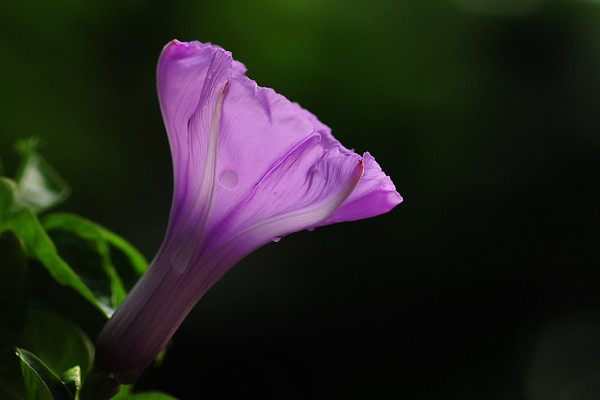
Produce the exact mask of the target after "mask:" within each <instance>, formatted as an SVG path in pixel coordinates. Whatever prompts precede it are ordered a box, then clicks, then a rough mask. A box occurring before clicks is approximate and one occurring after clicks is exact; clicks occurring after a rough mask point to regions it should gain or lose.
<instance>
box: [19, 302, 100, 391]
mask: <svg viewBox="0 0 600 400" xmlns="http://www.w3.org/2000/svg"><path fill="white" fill-rule="evenodd" d="M24 333H25V336H26V337H27V338H28V339H29V341H30V342H31V345H32V346H33V350H34V351H35V353H36V354H37V356H38V357H39V358H40V359H41V360H42V361H43V362H44V363H45V364H46V365H47V366H48V367H49V368H50V369H51V370H52V371H55V372H56V373H57V374H60V375H65V374H68V372H69V371H72V368H73V366H78V368H79V369H80V371H79V372H78V375H79V377H80V378H79V381H81V376H82V375H83V376H85V374H86V373H87V371H88V370H89V369H90V368H91V366H92V358H93V354H94V353H93V352H94V347H93V345H92V342H91V341H90V339H89V338H88V337H87V335H86V334H85V333H84V332H83V331H82V330H81V329H80V328H79V327H78V326H76V325H75V324H73V323H71V322H69V321H67V320H66V319H64V318H62V317H60V316H59V315H57V314H54V313H52V312H49V311H45V310H42V309H39V308H33V307H32V308H30V309H29V311H28V313H27V325H26V326H25V330H24ZM79 386H80V384H79Z"/></svg>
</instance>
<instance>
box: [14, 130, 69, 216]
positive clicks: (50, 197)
mask: <svg viewBox="0 0 600 400" xmlns="http://www.w3.org/2000/svg"><path fill="white" fill-rule="evenodd" d="M37 147H38V140H37V139H35V138H32V139H29V140H22V141H20V142H18V143H17V151H18V152H19V153H21V156H22V157H23V161H22V163H21V167H20V168H19V172H18V174H17V179H16V181H17V185H18V187H19V197H18V200H19V203H21V204H24V205H27V206H29V207H31V209H32V210H33V211H34V212H35V213H39V212H41V211H44V210H46V209H48V208H50V207H53V206H55V205H56V204H58V203H60V202H62V201H64V200H65V199H66V198H67V197H68V196H69V193H70V190H69V187H68V185H67V183H66V182H65V181H64V179H63V178H61V176H60V175H59V174H58V172H56V171H55V170H54V168H52V167H51V166H50V164H48V162H47V161H46V160H45V159H44V158H42V156H40V154H39V153H38V152H37Z"/></svg>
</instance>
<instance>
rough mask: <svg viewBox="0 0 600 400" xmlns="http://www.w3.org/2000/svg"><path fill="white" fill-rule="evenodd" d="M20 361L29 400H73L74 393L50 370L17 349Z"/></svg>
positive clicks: (39, 361) (32, 356)
mask: <svg viewBox="0 0 600 400" xmlns="http://www.w3.org/2000/svg"><path fill="white" fill-rule="evenodd" d="M17 356H18V357H19V358H20V359H21V372H22V373H23V379H24V380H25V387H26V388H27V396H28V398H29V399H30V400H73V399H75V395H76V393H74V392H71V391H69V389H68V388H67V386H66V385H65V384H64V383H63V382H62V381H61V379H60V378H59V377H58V375H56V374H55V373H54V372H53V371H52V370H50V368H48V367H47V366H46V365H45V364H44V363H43V362H42V361H41V360H40V359H39V358H37V357H36V356H35V355H34V354H32V353H30V352H28V351H27V350H24V349H19V348H17Z"/></svg>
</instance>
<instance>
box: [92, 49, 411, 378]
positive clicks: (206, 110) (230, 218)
mask: <svg viewBox="0 0 600 400" xmlns="http://www.w3.org/2000/svg"><path fill="white" fill-rule="evenodd" d="M245 73H246V68H245V67H244V66H243V65H242V64H241V63H239V62H237V61H234V60H233V59H232V56H231V53H229V52H227V51H225V50H223V49H222V48H220V47H218V46H214V45H211V44H203V43H199V42H189V43H184V42H179V41H172V42H170V43H169V44H167V45H166V46H165V48H164V49H163V51H162V54H161V56H160V60H159V63H158V73H157V81H158V95H159V100H160V106H161V110H162V113H163V118H164V121H165V125H166V129H167V132H168V136H169V143H170V146H171V152H172V157H173V169H174V193H173V202H172V207H171V214H170V218H169V224H168V228H167V233H166V236H165V239H164V241H163V244H162V246H161V248H160V250H159V251H158V254H157V255H156V257H155V258H154V260H153V262H152V263H151V265H150V267H149V269H148V271H147V272H146V273H145V274H144V275H143V276H142V278H141V279H140V280H139V282H138V283H137V284H136V285H135V287H134V288H133V289H132V291H131V293H130V294H129V295H128V296H127V298H126V299H125V301H124V302H123V303H122V304H121V305H120V307H119V308H118V309H117V310H116V312H115V314H114V315H113V316H112V317H111V318H110V319H109V321H108V322H107V323H106V325H105V326H104V328H103V329H102V331H101V333H100V336H99V338H98V342H97V352H96V363H97V366H98V367H99V368H101V369H103V370H106V371H110V372H112V373H113V374H114V378H115V379H116V381H117V382H119V383H131V382H133V381H135V380H136V379H137V377H138V376H139V375H140V374H141V372H142V371H143V370H144V369H145V368H146V367H147V366H148V365H149V364H150V363H152V361H153V360H154V358H156V356H157V355H158V354H159V353H160V352H161V351H162V349H163V348H164V347H165V346H166V345H167V343H168V342H169V340H170V339H171V337H172V336H173V334H174V333H175V331H176V330H177V328H178V327H179V325H180V324H181V323H182V322H183V320H184V319H185V317H186V316H187V314H188V313H189V312H190V310H191V309H192V308H193V307H194V305H195V304H196V303H197V302H198V300H199V299H200V298H201V297H202V296H203V295H204V293H206V291H207V290H208V289H209V288H210V287H211V286H212V285H213V284H214V283H215V282H216V281H217V280H218V279H219V278H220V277H221V276H223V274H224V273H225V272H227V271H228V270H229V269H230V268H231V267H232V266H233V265H234V264H235V263H236V262H238V261H239V260H240V259H242V258H243V257H245V256H246V255H247V254H249V253H250V252H252V251H253V250H255V249H257V248H259V247H260V246H262V245H264V244H266V243H269V242H271V241H272V240H274V239H275V240H277V238H280V237H282V236H285V235H288V234H290V233H293V232H296V231H299V230H303V229H312V228H315V227H317V226H322V225H327V224H331V223H335V222H342V221H352V220H357V219H361V218H368V217H372V216H375V215H379V214H382V213H385V212H387V211H389V210H391V209H392V208H393V207H395V206H396V205H398V204H399V203H400V202H401V201H402V197H400V195H399V194H398V193H397V192H396V189H395V187H394V184H393V183H392V181H391V180H390V178H389V177H388V176H386V175H385V174H384V173H383V172H382V170H381V168H380V167H379V165H378V164H377V162H375V159H374V158H373V157H371V155H369V153H365V154H364V155H363V156H362V157H361V156H359V155H358V154H356V153H354V152H353V151H351V150H348V149H346V148H345V147H343V146H342V145H341V144H340V143H339V142H338V141H337V140H336V139H335V138H334V137H333V136H332V135H331V130H330V129H329V128H328V127H327V126H325V125H323V124H322V123H321V122H319V121H318V120H317V118H316V117H315V116H313V115H312V114H311V113H309V112H308V111H306V110H304V109H302V108H301V107H300V106H299V105H298V104H295V103H292V102H290V101H289V100H287V99H286V98H285V97H283V96H281V95H279V94H277V93H275V91H273V90H272V89H269V88H262V87H259V86H257V85H256V83H255V82H254V81H252V80H251V79H249V78H248V77H246V75H245Z"/></svg>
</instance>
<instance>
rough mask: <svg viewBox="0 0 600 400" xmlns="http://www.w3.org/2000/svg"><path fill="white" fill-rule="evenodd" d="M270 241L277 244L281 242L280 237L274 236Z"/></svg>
mask: <svg viewBox="0 0 600 400" xmlns="http://www.w3.org/2000/svg"><path fill="white" fill-rule="evenodd" d="M271 240H273V241H274V242H275V243H277V242H279V241H280V240H281V236H275V237H274V238H273V239H271Z"/></svg>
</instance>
